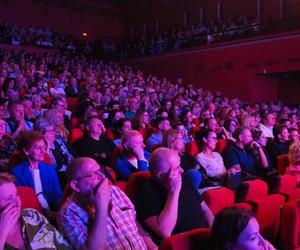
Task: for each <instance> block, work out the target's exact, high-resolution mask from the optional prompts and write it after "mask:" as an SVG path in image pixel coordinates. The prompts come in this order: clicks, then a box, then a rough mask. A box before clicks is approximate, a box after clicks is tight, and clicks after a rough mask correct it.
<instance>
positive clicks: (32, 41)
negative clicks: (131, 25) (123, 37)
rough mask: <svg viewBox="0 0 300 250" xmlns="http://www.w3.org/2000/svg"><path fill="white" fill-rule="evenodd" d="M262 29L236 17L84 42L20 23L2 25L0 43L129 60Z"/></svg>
mask: <svg viewBox="0 0 300 250" xmlns="http://www.w3.org/2000/svg"><path fill="white" fill-rule="evenodd" d="M261 29H262V27H261V26H260V25H258V24H257V23H256V22H255V21H254V20H253V18H251V17H249V18H248V17H245V16H236V17H232V18H229V19H222V20H221V19H220V20H216V21H214V20H212V21H210V22H208V23H207V24H204V23H203V24H198V25H191V26H190V27H189V28H185V29H180V28H173V29H172V30H170V31H166V32H164V33H160V34H158V35H154V34H149V35H147V37H145V36H143V37H142V38H140V39H139V41H135V42H133V43H132V42H126V41H118V42H116V41H109V40H105V39H102V40H101V41H100V40H98V41H95V42H89V41H80V40H79V39H75V38H73V37H71V36H66V35H62V34H60V33H58V32H56V31H54V30H52V29H51V30H50V29H49V28H44V27H39V26H28V27H24V26H21V25H17V24H16V23H11V24H8V23H6V22H2V23H1V24H0V34H1V36H0V42H1V43H5V44H12V45H15V46H20V45H27V46H34V47H42V48H55V49H59V50H61V51H62V50H65V51H68V52H69V53H72V54H78V53H81V54H85V55H89V56H93V55H94V54H97V55H101V56H102V58H120V59H126V58H128V57H133V56H144V55H154V54H160V53H163V52H166V51H176V50H178V49H182V48H189V47H193V46H197V45H203V44H211V43H216V42H218V41H224V40H232V39H236V38H241V37H249V36H253V35H257V34H261V32H262V30H261Z"/></svg>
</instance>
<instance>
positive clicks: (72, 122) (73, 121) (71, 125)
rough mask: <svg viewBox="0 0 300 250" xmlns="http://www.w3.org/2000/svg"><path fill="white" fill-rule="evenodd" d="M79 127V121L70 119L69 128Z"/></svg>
mask: <svg viewBox="0 0 300 250" xmlns="http://www.w3.org/2000/svg"><path fill="white" fill-rule="evenodd" d="M78 127H79V119H78V118H71V120H70V128H71V129H72V128H78Z"/></svg>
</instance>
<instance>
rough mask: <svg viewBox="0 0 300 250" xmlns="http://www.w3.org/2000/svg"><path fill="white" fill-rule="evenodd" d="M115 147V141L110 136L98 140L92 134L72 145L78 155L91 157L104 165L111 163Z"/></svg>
mask: <svg viewBox="0 0 300 250" xmlns="http://www.w3.org/2000/svg"><path fill="white" fill-rule="evenodd" d="M115 147H116V146H115V144H114V142H113V141H112V140H110V139H108V138H105V137H101V138H100V140H99V141H97V140H95V139H93V138H92V137H90V136H84V137H82V138H81V139H79V140H77V141H76V142H74V144H73V145H72V148H73V149H74V151H75V152H76V154H77V155H79V156H86V157H91V158H93V159H94V160H96V161H97V162H98V163H99V164H100V165H103V166H110V165H111V160H112V155H113V152H114V150H115Z"/></svg>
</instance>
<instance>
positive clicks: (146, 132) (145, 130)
mask: <svg viewBox="0 0 300 250" xmlns="http://www.w3.org/2000/svg"><path fill="white" fill-rule="evenodd" d="M139 132H140V133H141V135H142V136H143V139H144V141H146V140H147V139H148V137H149V136H150V135H151V134H154V133H155V132H156V130H155V128H152V127H149V128H140V129H139Z"/></svg>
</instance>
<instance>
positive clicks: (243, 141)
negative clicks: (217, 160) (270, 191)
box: [225, 127, 268, 178]
mask: <svg viewBox="0 0 300 250" xmlns="http://www.w3.org/2000/svg"><path fill="white" fill-rule="evenodd" d="M234 138H235V140H236V141H235V142H234V143H233V144H232V145H231V146H229V148H228V149H227V150H226V152H225V165H226V166H227V167H230V168H235V169H241V170H242V171H243V172H245V173H247V175H248V178H257V177H258V176H259V169H260V168H267V167H268V162H267V159H266V156H265V154H264V151H263V149H262V148H261V146H260V145H259V144H258V143H257V142H255V141H253V139H252V135H251V131H250V130H249V129H248V128H244V127H239V128H237V129H236V131H235V132H234ZM254 148H255V149H257V151H258V157H259V159H260V162H259V164H258V166H257V165H256V162H255V159H254V157H253V156H252V154H251V153H250V152H249V150H251V149H254Z"/></svg>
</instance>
